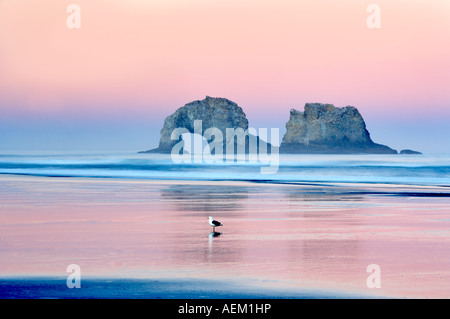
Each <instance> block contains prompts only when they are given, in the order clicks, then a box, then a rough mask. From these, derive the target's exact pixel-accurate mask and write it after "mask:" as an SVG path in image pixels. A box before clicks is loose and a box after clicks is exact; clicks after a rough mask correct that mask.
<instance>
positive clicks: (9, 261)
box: [0, 177, 450, 298]
mask: <svg viewBox="0 0 450 319" xmlns="http://www.w3.org/2000/svg"><path fill="white" fill-rule="evenodd" d="M3 179H4V181H5V183H4V184H3V185H13V186H15V187H11V188H9V187H5V188H3V189H2V192H0V202H1V203H2V205H0V253H1V256H2V263H1V264H0V276H4V275H11V274H17V273H20V274H29V275H33V274H44V275H56V274H57V275H61V273H62V275H65V270H66V267H67V265H68V264H71V263H75V264H79V265H80V266H81V268H82V271H83V274H86V275H92V276H96V275H97V276H104V275H108V276H116V277H121V278H127V277H132V276H136V277H141V278H142V277H144V278H156V277H159V278H162V277H165V278H176V277H188V278H203V279H225V278H238V279H239V278H244V277H245V278H252V279H255V280H274V281H276V282H278V284H279V285H280V286H281V287H288V286H292V285H294V286H296V287H297V288H322V289H338V290H339V289H341V290H346V291H362V292H363V293H372V292H373V293H377V294H381V295H386V296H395V297H440V298H442V297H444V298H447V297H449V296H450V288H449V286H448V282H449V281H450V253H449V252H450V222H449V220H450V218H449V212H450V207H449V203H448V198H445V197H442V196H441V197H436V196H435V197H423V196H420V197H419V196H386V195H380V194H381V193H383V192H384V193H395V192H402V194H403V193H405V192H409V191H408V189H407V188H408V187H406V186H405V187H403V188H402V189H400V187H397V186H395V187H394V186H386V187H384V186H383V187H380V188H383V189H378V190H376V189H375V190H373V189H369V187H368V188H367V189H366V190H362V189H359V191H360V192H359V193H358V194H355V193H354V190H355V188H354V187H353V186H351V187H350V186H348V187H347V186H345V187H344V186H339V187H338V186H336V187H334V186H330V188H329V189H328V188H327V187H325V186H323V185H320V186H317V187H314V186H303V185H273V184H271V185H256V184H252V183H235V184H233V183H221V182H214V183H213V182H204V183H201V182H183V183H181V182H176V181H173V182H167V181H166V182H156V181H152V182H148V181H114V182H111V181H109V180H94V181H93V180H83V179H64V178H60V179H57V180H53V179H49V178H17V177H15V178H12V177H10V178H5V177H3ZM8 183H9V184H8ZM23 187H26V189H27V191H26V192H21V191H20V189H22V188H23ZM371 188H374V187H372V186H371ZM92 190H96V193H95V194H93V193H92ZM117 190H120V193H117V194H116V193H115V191H117ZM419 191H421V190H415V191H414V193H418V192H419ZM426 191H430V190H429V189H427V190H426ZM432 191H434V192H436V193H437V192H439V193H445V192H446V190H445V189H436V190H432ZM421 192H422V193H425V190H423V191H421ZM447 192H448V190H447ZM339 194H340V195H339ZM339 196H340V197H339ZM36 198H39V202H35V201H34V199H36ZM31 199H32V200H31ZM211 212H214V213H211ZM210 215H212V216H214V219H217V220H219V221H221V222H222V223H223V224H224V226H223V227H221V228H220V230H221V232H211V230H212V228H211V226H210V225H209V223H208V219H207V217H208V216H210ZM369 264H378V265H380V267H381V270H382V276H383V277H382V281H381V289H379V290H377V291H373V290H368V288H367V286H366V279H367V276H368V274H367V272H366V267H367V266H368V265H369Z"/></svg>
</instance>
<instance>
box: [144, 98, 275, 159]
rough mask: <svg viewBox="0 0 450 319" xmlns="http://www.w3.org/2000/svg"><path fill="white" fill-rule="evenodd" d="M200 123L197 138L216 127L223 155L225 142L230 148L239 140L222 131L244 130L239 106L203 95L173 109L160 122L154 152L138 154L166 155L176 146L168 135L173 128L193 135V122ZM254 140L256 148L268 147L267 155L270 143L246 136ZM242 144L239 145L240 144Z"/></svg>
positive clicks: (244, 126) (246, 148) (246, 126)
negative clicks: (158, 137)
mask: <svg viewBox="0 0 450 319" xmlns="http://www.w3.org/2000/svg"><path fill="white" fill-rule="evenodd" d="M196 120H197V121H198V120H201V121H202V127H201V132H198V133H200V134H201V135H203V134H204V132H205V131H206V130H207V129H209V128H212V127H215V128H218V129H219V130H220V131H221V132H222V135H223V141H224V149H223V153H224V154H225V153H226V146H227V144H229V143H233V142H234V147H235V148H236V147H237V144H238V143H240V141H239V140H238V139H237V138H234V137H233V138H232V140H231V139H230V136H227V133H226V129H227V128H233V129H239V128H241V129H243V130H244V131H245V130H247V129H248V120H247V117H246V115H245V113H244V111H243V110H242V108H241V107H240V106H238V105H237V104H236V103H234V102H232V101H230V100H228V99H225V98H213V97H209V96H207V97H206V98H205V99H203V100H199V101H194V102H191V103H188V104H186V105H185V106H183V107H180V108H179V109H177V110H176V111H175V112H174V113H173V114H172V115H170V116H168V117H167V118H166V119H165V121H164V126H163V128H162V129H161V136H160V140H159V146H158V148H156V149H153V150H149V151H144V152H141V153H170V152H171V150H172V148H173V146H174V145H175V144H177V143H178V142H179V141H178V140H172V139H171V134H172V132H173V130H174V129H176V128H186V129H187V130H188V131H189V132H190V133H194V131H195V127H194V121H196ZM250 136H251V137H254V138H256V143H257V149H258V150H259V146H260V144H261V146H262V145H263V144H262V143H264V145H265V146H267V147H268V152H270V146H271V145H270V144H269V143H265V142H263V141H262V140H260V139H259V138H258V137H256V136H253V135H250ZM241 145H242V143H241ZM245 150H246V153H248V152H249V136H247V137H246V138H245Z"/></svg>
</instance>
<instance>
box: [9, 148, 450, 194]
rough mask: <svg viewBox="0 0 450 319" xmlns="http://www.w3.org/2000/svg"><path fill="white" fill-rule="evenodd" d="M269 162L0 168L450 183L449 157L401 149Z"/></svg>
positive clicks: (75, 160) (23, 158)
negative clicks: (268, 169)
mask: <svg viewBox="0 0 450 319" xmlns="http://www.w3.org/2000/svg"><path fill="white" fill-rule="evenodd" d="M267 165H268V164H267V163H250V162H239V163H237V162H223V163H218V164H205V163H200V164H196V163H182V164H175V163H173V162H172V161H171V159H170V157H169V156H167V155H161V154H142V155H141V154H139V155H135V154H72V155H65V154H56V155H55V154H51V155H49V154H30V155H26V154H20V155H15V154H1V155H0V174H15V175H34V176H48V177H88V178H133V179H134V178H139V179H171V180H173V179H180V180H186V179H188V180H241V181H254V182H272V183H278V182H282V183H286V182H306V183H307V182H314V183H326V182H329V183H339V182H342V183H346V182H351V183H394V184H418V185H439V186H450V159H449V158H448V157H442V156H441V157H439V156H436V157H433V156H416V157H412V156H409V157H408V156H399V155H378V156H377V155H353V156H352V155H288V156H283V155H280V162H279V168H278V172H277V173H276V174H261V170H260V169H261V167H263V166H267Z"/></svg>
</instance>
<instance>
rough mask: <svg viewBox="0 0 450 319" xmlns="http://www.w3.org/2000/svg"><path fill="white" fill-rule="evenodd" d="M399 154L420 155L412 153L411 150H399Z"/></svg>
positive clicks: (416, 152)
mask: <svg viewBox="0 0 450 319" xmlns="http://www.w3.org/2000/svg"><path fill="white" fill-rule="evenodd" d="M400 154H402V155H405V154H408V155H422V153H421V152H418V151H413V150H401V151H400Z"/></svg>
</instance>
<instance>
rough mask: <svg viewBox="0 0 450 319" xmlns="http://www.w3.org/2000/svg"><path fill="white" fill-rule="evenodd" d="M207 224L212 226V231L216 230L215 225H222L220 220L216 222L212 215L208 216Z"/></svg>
mask: <svg viewBox="0 0 450 319" xmlns="http://www.w3.org/2000/svg"><path fill="white" fill-rule="evenodd" d="M208 218H209V224H210V225H211V226H212V227H213V232H215V231H216V227H219V226H223V224H222V223H221V222H218V221H217V220H213V218H212V216H209V217H208Z"/></svg>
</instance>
